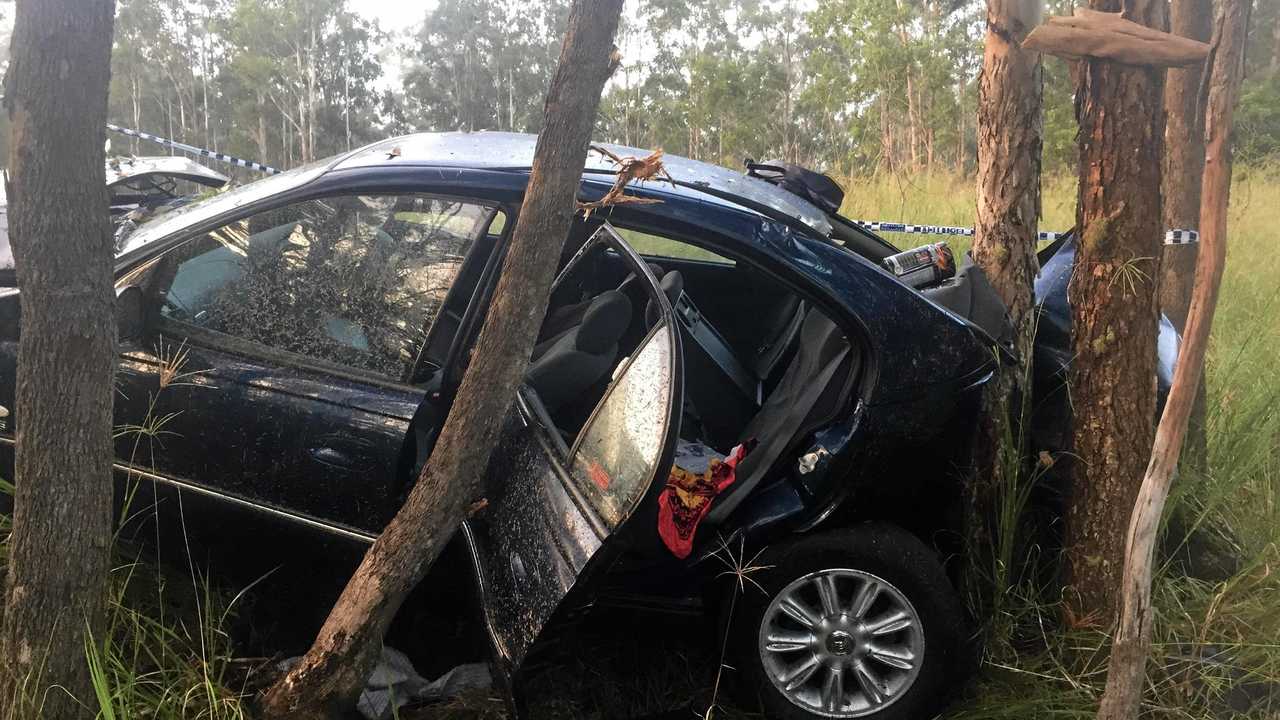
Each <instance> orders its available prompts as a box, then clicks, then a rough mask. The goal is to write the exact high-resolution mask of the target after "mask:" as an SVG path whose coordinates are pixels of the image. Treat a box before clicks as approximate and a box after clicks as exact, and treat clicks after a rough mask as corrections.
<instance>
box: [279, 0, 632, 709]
mask: <svg viewBox="0 0 1280 720" xmlns="http://www.w3.org/2000/svg"><path fill="white" fill-rule="evenodd" d="M621 10H622V0H575V2H574V3H573V6H572V7H571V9H570V11H569V21H568V27H567V30H566V32H565V39H564V45H563V47H562V49H561V53H560V61H559V65H558V66H557V68H556V73H555V76H554V77H553V78H552V80H551V86H550V89H549V90H548V92H547V100H546V105H545V124H544V127H543V130H542V132H541V133H540V134H539V135H538V143H537V148H536V149H535V151H534V160H533V168H532V171H531V174H530V178H529V186H528V189H527V191H526V193H525V197H524V203H523V205H522V207H521V210H520V215H519V219H518V221H517V225H516V229H515V234H514V236H513V237H512V240H511V246H510V248H509V250H508V252H507V257H506V260H505V261H504V262H503V270H502V276H501V278H500V279H499V281H498V286H497V288H496V290H495V292H494V298H493V303H492V306H491V307H490V309H489V313H488V316H487V317H486V318H485V322H484V326H483V328H482V329H481V331H480V337H479V339H478V341H477V343H476V347H475V351H474V352H473V353H472V355H471V358H472V359H471V365H470V367H469V369H468V370H467V373H466V375H465V377H464V379H463V382H462V386H461V388H459V390H458V393H457V396H456V398H455V400H454V402H453V408H452V410H451V411H450V413H449V417H448V419H447V421H446V422H445V426H444V429H443V431H442V432H441V434H440V438H439V440H438V441H437V443H436V446H435V449H434V451H433V452H432V454H431V457H430V459H429V460H428V461H427V464H426V466H425V467H424V468H423V470H422V474H421V475H420V476H419V478H418V482H417V484H416V485H415V486H414V488H413V491H412V492H410V494H409V498H408V499H407V500H406V502H405V504H404V506H403V507H402V508H401V509H400V512H398V513H397V514H396V516H395V517H394V518H393V519H392V520H391V522H390V523H389V524H388V525H387V527H386V529H385V530H384V531H383V533H382V535H381V536H380V537H379V538H378V540H377V542H375V543H374V544H373V546H372V547H371V548H370V549H369V551H368V553H366V555H365V557H364V560H363V562H362V563H361V564H360V567H359V568H358V569H357V570H356V573H355V575H354V576H353V577H352V578H351V581H350V582H349V583H348V584H347V587H346V589H345V590H344V591H343V593H342V595H341V597H339V598H338V602H337V604H336V605H335V606H334V608H333V610H332V611H331V612H330V614H329V617H328V619H327V620H326V621H325V623H324V626H323V627H322V628H321V629H320V632H319V634H318V636H317V637H316V640H315V644H313V645H312V647H311V649H310V650H309V651H308V652H307V654H306V656H305V657H304V658H303V659H302V661H301V662H300V663H299V664H298V665H297V666H296V667H295V668H294V669H293V670H291V671H290V672H289V673H288V674H287V675H285V676H284V677H283V678H281V679H280V680H279V681H278V682H277V683H276V684H275V685H274V686H272V687H271V688H270V689H269V690H268V691H267V693H266V695H265V697H264V699H263V710H264V713H265V715H266V716H267V717H269V718H275V719H277V720H279V719H281V718H290V719H291V720H292V719H297V720H302V719H306V720H311V719H313V718H332V717H337V716H339V714H340V713H342V712H344V711H346V710H348V709H349V708H350V707H351V706H352V705H353V704H354V701H355V699H356V696H357V695H358V694H359V692H360V689H361V687H362V686H363V685H364V682H365V678H366V677H368V674H369V672H370V670H371V669H372V667H373V664H374V662H375V661H376V659H377V656H378V653H379V650H380V647H381V644H382V637H383V634H384V633H385V631H386V628H387V626H388V625H389V624H390V622H391V620H392V618H393V616H394V615H395V613H396V611H397V610H398V609H399V607H400V604H401V603H402V602H403V601H404V598H405V596H406V595H407V594H408V593H409V591H410V590H411V589H412V588H413V586H414V585H416V584H417V583H418V582H419V581H420V580H421V579H422V578H423V576H424V575H425V574H426V572H427V570H428V569H429V568H430V567H431V565H432V563H433V562H434V561H435V559H436V557H437V556H438V555H439V553H440V550H441V549H442V548H443V547H444V545H445V543H446V542H447V541H448V540H449V538H450V537H452V536H453V534H454V532H455V530H456V529H457V527H458V525H459V523H460V522H461V521H462V519H463V517H464V515H465V513H466V510H467V508H468V506H470V505H471V504H472V503H473V502H475V501H476V500H478V499H479V494H480V492H481V484H480V481H481V473H479V472H477V468H484V467H485V466H486V464H487V460H488V457H489V455H490V453H491V452H492V450H493V447H494V444H495V443H496V441H497V438H498V432H499V430H500V429H501V425H502V420H503V418H505V417H506V413H507V411H508V409H509V407H510V405H511V401H512V398H513V397H514V396H515V391H516V388H517V387H518V385H519V383H520V382H521V379H522V378H523V376H524V373H525V370H526V368H527V365H528V358H529V353H530V352H531V351H532V349H533V343H534V339H535V337H536V334H537V331H538V328H539V326H540V324H541V322H542V317H543V315H544V314H545V312H546V307H547V299H548V296H549V293H550V289H551V281H552V276H553V273H554V272H555V268H556V264H557V262H558V260H559V257H560V251H561V249H562V245H563V243H564V239H565V237H566V236H567V234H568V231H569V227H570V223H571V221H572V219H573V212H574V201H575V196H576V193H577V189H578V186H579V183H580V182H581V177H582V168H583V164H584V161H585V158H586V153H587V147H588V143H589V141H590V135H591V129H592V126H593V125H594V123H595V115H596V109H597V107H598V106H599V103H600V93H601V91H602V90H603V88H604V83H605V81H606V79H607V78H608V77H609V74H610V73H611V72H612V70H613V67H614V64H615V62H616V60H615V58H613V57H611V52H610V48H611V40H612V38H613V35H614V32H615V31H616V30H617V26H618V19H619V16H620V14H621Z"/></svg>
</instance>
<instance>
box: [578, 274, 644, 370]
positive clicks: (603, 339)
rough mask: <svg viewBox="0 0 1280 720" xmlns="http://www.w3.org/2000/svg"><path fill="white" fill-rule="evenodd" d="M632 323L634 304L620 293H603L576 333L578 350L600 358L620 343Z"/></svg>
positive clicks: (597, 297) (614, 291) (596, 299)
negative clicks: (601, 354)
mask: <svg viewBox="0 0 1280 720" xmlns="http://www.w3.org/2000/svg"><path fill="white" fill-rule="evenodd" d="M630 324H631V301H630V300H629V299H627V296H626V295H624V294H622V293H620V292H618V291H617V290H609V291H607V292H602V293H600V294H599V295H597V296H596V297H595V299H593V300H592V301H591V305H590V306H588V307H587V312H586V313H585V314H583V316H582V324H581V325H579V326H578V329H577V332H576V343H575V344H576V346H577V348H578V349H579V350H581V351H583V352H585V353H591V354H592V355H599V354H600V353H603V352H606V351H608V350H609V348H611V347H613V346H614V345H616V344H617V343H618V340H619V338H621V337H622V333H624V332H626V331H627V326H628V325H630Z"/></svg>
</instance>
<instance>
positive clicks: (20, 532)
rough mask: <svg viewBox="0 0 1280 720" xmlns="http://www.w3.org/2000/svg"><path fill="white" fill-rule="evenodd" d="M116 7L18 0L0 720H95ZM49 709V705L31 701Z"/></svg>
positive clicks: (106, 538)
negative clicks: (10, 512) (93, 655)
mask: <svg viewBox="0 0 1280 720" xmlns="http://www.w3.org/2000/svg"><path fill="white" fill-rule="evenodd" d="M114 16H115V3H114V2H112V1H111V0H40V1H38V2H37V1H33V0H21V1H20V2H19V3H18V5H17V13H16V17H15V25H14V33H13V54H12V60H11V62H12V64H11V66H10V68H9V73H8V77H7V81H6V87H5V93H4V95H5V104H6V107H7V110H8V113H9V122H10V143H9V147H10V148H11V150H10V155H9V172H10V178H11V182H12V185H11V189H12V194H11V195H10V196H9V237H10V240H11V242H12V246H13V252H14V259H15V265H16V270H17V279H18V287H19V289H20V291H21V296H20V298H21V305H22V311H21V312H22V317H21V338H20V340H19V344H18V368H17V397H16V408H15V411H14V413H13V418H14V426H15V429H16V444H17V446H16V449H15V454H16V458H15V467H14V474H15V478H14V480H15V483H14V484H15V486H16V488H17V489H16V495H15V498H14V518H13V534H12V536H11V538H10V546H9V575H8V584H7V588H6V596H5V602H6V608H5V618H4V619H5V623H4V631H3V635H2V637H0V698H3V703H0V718H5V719H6V720H8V719H10V718H11V719H13V720H30V718H34V717H40V716H43V717H48V718H59V719H61V718H73V717H84V718H92V717H93V716H94V713H93V712H92V711H90V710H88V709H87V705H81V704H80V703H81V702H84V703H87V704H88V705H92V704H94V702H93V693H92V690H91V686H90V679H89V673H88V666H87V664H86V662H85V647H86V637H85V633H86V629H88V630H90V631H92V632H93V633H94V638H95V641H96V640H100V639H101V632H102V628H103V602H104V597H105V590H106V582H107V569H108V559H109V558H108V551H109V549H110V545H111V498H112V491H111V461H112V454H113V453H112V442H111V430H112V429H111V406H112V382H113V373H114V371H115V364H116V361H115V355H116V352H115V343H116V337H115V315H114V309H113V308H114V304H115V293H114V291H113V288H112V265H113V263H112V243H111V231H110V227H109V223H108V220H107V192H106V188H105V177H104V167H105V158H104V147H103V145H104V142H105V137H104V134H105V132H106V131H105V123H106V121H107V87H108V82H109V79H110V74H111V62H110V60H111V34H112V26H113V23H114ZM38 703H43V707H39V706H38V705H37V704H38Z"/></svg>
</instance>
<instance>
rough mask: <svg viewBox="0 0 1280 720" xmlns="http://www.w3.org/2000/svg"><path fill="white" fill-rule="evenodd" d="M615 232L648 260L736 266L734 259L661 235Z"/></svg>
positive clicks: (615, 228) (637, 231)
mask: <svg viewBox="0 0 1280 720" xmlns="http://www.w3.org/2000/svg"><path fill="white" fill-rule="evenodd" d="M614 230H616V231H617V232H618V234H619V235H621V236H622V238H623V239H624V240H626V241H627V244H629V245H630V246H631V247H633V248H635V251H636V252H637V253H640V254H641V255H643V256H645V257H647V258H672V259H675V260H697V261H698V262H706V263H715V264H717V265H730V266H732V265H736V264H737V263H735V262H734V261H733V259H732V258H727V257H725V256H723V255H718V254H716V253H713V252H711V251H710V250H705V249H703V248H700V247H698V246H697V245H690V244H689V243H687V242H681V241H679V240H672V239H670V238H665V237H662V236H660V235H654V234H652V233H647V232H642V231H640V230H631V229H629V228H620V227H614Z"/></svg>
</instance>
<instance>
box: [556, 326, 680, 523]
mask: <svg viewBox="0 0 1280 720" xmlns="http://www.w3.org/2000/svg"><path fill="white" fill-rule="evenodd" d="M669 335H670V333H669V332H667V329H666V327H665V326H663V327H661V328H659V329H658V330H657V332H656V334H655V335H654V337H653V339H652V340H651V341H650V342H649V343H648V344H646V345H645V346H644V348H643V349H642V350H640V353H639V354H638V355H637V356H636V359H635V361H634V362H632V363H631V365H630V366H629V367H627V369H626V371H625V374H624V375H623V376H622V379H621V380H619V381H618V383H617V385H615V386H614V387H613V389H612V390H610V391H609V395H608V396H607V397H606V398H605V401H604V403H603V404H602V405H601V406H600V407H599V409H598V410H596V414H595V417H593V418H592V419H591V423H590V425H588V426H587V429H586V431H585V432H584V433H583V435H582V440H581V441H580V442H579V443H578V452H577V453H575V454H574V457H573V476H574V479H575V480H576V481H577V483H578V486H579V488H581V490H582V492H583V493H584V494H585V495H586V496H587V497H588V498H589V499H590V500H591V504H592V505H593V506H594V507H595V509H596V510H597V512H599V514H600V516H601V517H602V518H603V519H604V521H605V522H606V523H607V524H608V526H609V527H610V528H611V529H612V528H616V527H617V526H618V524H619V523H621V522H622V521H623V520H624V519H626V517H627V516H628V515H629V514H630V512H631V509H632V508H633V507H634V505H635V503H636V502H638V501H639V499H640V498H641V497H642V496H643V495H644V492H645V490H647V489H648V487H649V481H650V480H651V479H652V478H653V474H654V472H653V471H654V465H655V463H657V461H658V454H659V453H660V452H662V441H663V440H664V439H665V438H666V434H665V433H664V432H655V429H660V428H664V427H665V426H666V423H667V418H668V417H669V413H670V406H671V392H670V388H671V343H670V339H669Z"/></svg>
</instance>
